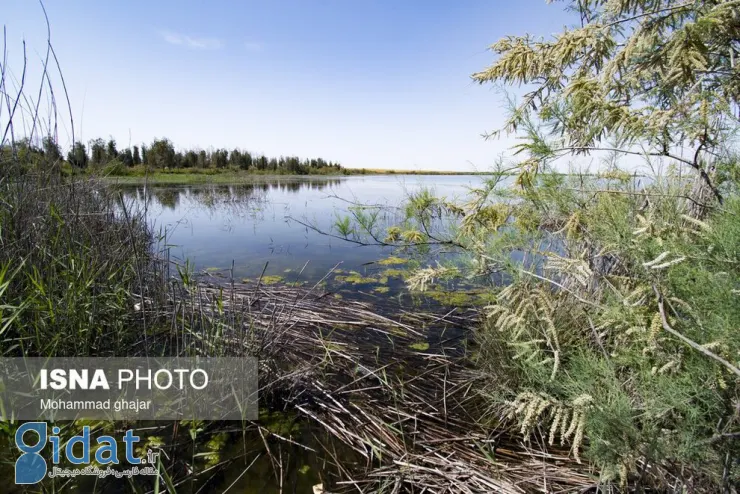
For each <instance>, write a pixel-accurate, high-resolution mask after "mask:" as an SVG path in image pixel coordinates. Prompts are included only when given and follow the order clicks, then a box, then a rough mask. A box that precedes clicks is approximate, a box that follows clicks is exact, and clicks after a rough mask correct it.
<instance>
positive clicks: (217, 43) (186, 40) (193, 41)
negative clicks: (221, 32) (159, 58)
mask: <svg viewBox="0 0 740 494" xmlns="http://www.w3.org/2000/svg"><path fill="white" fill-rule="evenodd" d="M159 34H160V35H161V36H162V39H164V40H165V41H166V42H167V43H169V44H171V45H179V46H186V47H188V48H193V49H196V50H216V49H218V48H221V47H222V46H223V42H222V41H221V40H220V39H218V38H193V37H191V36H187V35H184V34H179V33H175V32H172V31H162V32H161V33H159Z"/></svg>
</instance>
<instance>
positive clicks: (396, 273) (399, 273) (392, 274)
mask: <svg viewBox="0 0 740 494" xmlns="http://www.w3.org/2000/svg"><path fill="white" fill-rule="evenodd" d="M406 274H407V271H405V270H403V269H397V268H389V269H386V270H385V271H383V273H381V275H382V276H385V277H388V278H405V277H406Z"/></svg>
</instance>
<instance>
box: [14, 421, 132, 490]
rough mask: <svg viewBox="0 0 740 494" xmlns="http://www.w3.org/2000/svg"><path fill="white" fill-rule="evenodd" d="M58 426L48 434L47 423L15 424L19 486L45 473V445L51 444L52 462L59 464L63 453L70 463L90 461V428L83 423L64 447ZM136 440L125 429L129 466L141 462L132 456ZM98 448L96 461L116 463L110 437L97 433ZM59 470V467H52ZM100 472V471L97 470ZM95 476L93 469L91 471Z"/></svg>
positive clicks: (115, 446)
mask: <svg viewBox="0 0 740 494" xmlns="http://www.w3.org/2000/svg"><path fill="white" fill-rule="evenodd" d="M59 432H60V429H59V427H52V428H51V434H48V432H47V424H46V422H26V423H25V424H23V425H21V426H20V427H18V430H17V431H16V433H15V445H16V447H17V448H18V449H19V450H20V452H21V455H20V457H19V458H18V459H17V460H16V462H15V483H16V484H19V485H28V484H37V483H39V482H41V480H43V478H44V477H45V476H46V475H47V472H48V465H47V463H46V460H45V459H44V457H43V456H41V451H42V450H43V449H44V448H45V447H46V445H47V444H49V443H50V444H51V448H52V449H51V461H52V463H53V464H54V465H58V464H59V463H60V462H61V459H62V453H63V454H64V457H65V458H66V460H67V461H68V462H69V463H71V464H72V465H89V464H90V450H91V447H90V427H89V426H84V427H83V428H82V434H80V435H77V436H73V437H72V438H71V439H69V440H68V441H67V442H66V444H65V445H64V447H62V445H61V441H60V437H59V436H58V434H59ZM138 441H139V437H137V436H134V434H133V431H132V430H127V431H126V433H125V434H124V436H123V442H124V444H125V446H126V448H125V449H126V461H127V462H128V463H129V464H131V465H139V464H141V463H142V460H141V458H138V457H136V456H135V455H134V445H135V444H136V443H137V442H138ZM96 442H97V448H96V449H95V461H96V462H97V463H98V464H99V465H103V466H106V465H108V466H109V467H110V466H111V465H118V464H119V463H120V462H119V460H118V444H117V443H116V440H115V439H113V438H112V437H111V436H100V437H98V438H97V439H96ZM77 444H80V445H81V446H82V447H81V448H78V450H79V449H81V451H78V453H79V455H76V454H75V451H74V448H75V446H76V445H77ZM54 470H58V468H54ZM98 471H99V470H98ZM91 474H92V475H95V474H96V473H95V472H91Z"/></svg>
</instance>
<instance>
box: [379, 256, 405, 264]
mask: <svg viewBox="0 0 740 494" xmlns="http://www.w3.org/2000/svg"><path fill="white" fill-rule="evenodd" d="M408 262H409V260H408V259H403V258H401V257H396V256H390V257H387V258H385V259H381V260H380V261H378V264H380V265H381V266H393V265H398V264H406V263H408Z"/></svg>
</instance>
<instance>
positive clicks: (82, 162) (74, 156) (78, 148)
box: [67, 141, 88, 169]
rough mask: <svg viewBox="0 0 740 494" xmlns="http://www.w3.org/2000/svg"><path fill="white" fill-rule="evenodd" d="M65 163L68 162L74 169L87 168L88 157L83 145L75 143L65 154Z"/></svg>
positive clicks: (78, 142)
mask: <svg viewBox="0 0 740 494" xmlns="http://www.w3.org/2000/svg"><path fill="white" fill-rule="evenodd" d="M67 161H69V162H70V163H71V164H72V166H74V167H77V168H83V169H84V168H87V163H88V156H87V149H85V145H84V144H82V143H81V142H80V141H77V142H75V143H74V145H73V146H72V149H70V150H69V153H67Z"/></svg>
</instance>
